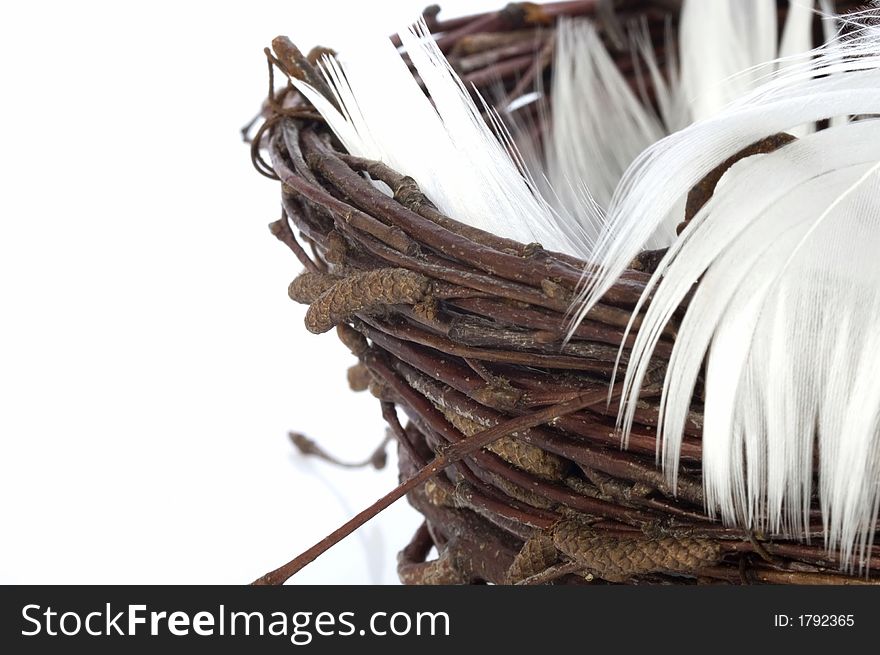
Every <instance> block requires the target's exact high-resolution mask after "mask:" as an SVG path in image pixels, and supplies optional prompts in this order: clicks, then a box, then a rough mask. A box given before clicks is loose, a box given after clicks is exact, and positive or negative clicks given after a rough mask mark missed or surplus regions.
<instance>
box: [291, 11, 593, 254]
mask: <svg viewBox="0 0 880 655" xmlns="http://www.w3.org/2000/svg"><path fill="white" fill-rule="evenodd" d="M400 37H401V41H402V43H403V46H404V47H405V49H406V51H407V53H408V55H409V57H410V59H411V61H412V63H413V65H414V67H415V69H416V71H417V73H418V75H419V77H420V78H421V80H422V82H423V83H424V85H425V88H426V90H427V95H426V94H425V93H424V92H423V91H422V89H421V88H420V87H419V85H418V82H417V81H416V79H415V78H414V77H413V75H412V74H411V73H410V71H409V69H408V68H407V66H406V64H405V63H404V61H403V59H402V58H401V56H400V54H399V53H398V52H397V50H396V49H395V48H394V47H393V46H392V45H391V42H390V41H389V40H388V39H376V40H370V39H365V40H363V41H362V42H358V43H354V44H350V46H349V48H348V49H347V50H346V52H345V55H344V57H340V58H339V59H336V58H332V57H328V58H326V59H325V60H324V62H323V66H322V72H323V73H324V76H325V78H326V80H327V83H328V85H329V86H330V87H331V89H332V90H333V92H334V95H335V99H336V101H337V104H338V105H339V107H340V108H341V110H342V111H341V112H340V111H337V110H336V109H335V108H334V107H333V105H332V104H331V103H330V102H329V101H328V100H327V99H325V98H324V97H323V96H321V94H320V93H319V92H318V91H317V90H315V89H314V88H312V87H311V86H309V85H308V84H306V83H304V82H301V81H299V80H292V82H293V84H294V85H295V86H296V87H297V89H299V90H300V91H301V92H302V93H303V94H304V95H305V96H306V97H307V98H308V99H309V101H311V102H312V104H313V105H315V107H316V108H317V109H318V110H319V111H320V112H321V114H322V115H323V116H324V118H325V119H326V120H327V122H328V124H329V125H330V127H331V129H332V130H333V131H334V132H335V133H336V135H337V136H338V137H339V139H340V141H342V143H343V145H344V146H345V148H346V149H347V150H348V151H349V152H351V153H352V154H355V155H360V156H363V157H369V158H371V159H376V160H379V161H382V162H385V163H386V164H388V165H389V166H391V167H392V168H394V169H396V170H398V171H401V172H403V173H405V174H407V175H410V176H411V177H412V178H413V179H415V180H416V181H417V182H418V183H419V185H420V186H421V188H422V190H423V191H424V192H425V194H426V195H427V196H428V197H429V198H430V199H431V200H432V201H433V202H434V203H435V204H436V205H437V206H438V208H439V209H440V210H441V211H443V212H444V213H446V214H448V215H449V216H453V217H455V218H456V219H458V220H461V221H463V222H466V223H469V224H471V225H474V226H476V227H479V228H482V229H484V230H487V231H489V232H493V233H494V234H498V235H500V236H504V237H508V238H511V239H517V240H519V241H522V242H524V243H528V242H534V241H537V242H540V243H542V244H543V245H544V246H545V247H547V248H550V249H555V250H561V251H563V252H567V253H570V254H573V255H576V256H581V257H584V256H586V254H587V252H588V250H587V245H586V242H585V240H584V239H583V238H582V236H581V231H580V230H579V229H578V228H577V227H576V226H577V224H578V223H577V221H574V220H570V221H564V219H562V218H560V216H559V215H558V214H557V213H556V212H555V211H554V210H553V209H552V208H551V206H550V205H549V203H547V202H546V201H545V200H544V199H543V198H542V197H541V196H540V194H539V193H538V192H537V190H536V188H535V186H534V184H533V183H532V182H531V181H530V180H529V179H528V177H527V176H524V175H523V172H522V170H521V169H520V166H519V165H518V162H517V161H516V160H515V159H513V158H511V155H510V154H509V153H508V149H507V147H510V144H509V143H502V141H506V136H505V135H503V134H502V135H500V136H501V140H499V134H496V133H493V131H492V129H490V128H489V127H488V126H487V124H486V122H485V121H484V120H483V118H482V116H481V115H480V111H479V108H478V107H477V105H476V104H475V103H474V102H473V101H472V100H471V98H470V95H469V94H468V92H467V90H466V89H465V87H464V85H463V84H462V82H461V80H460V79H459V78H458V77H457V76H456V75H455V73H454V72H453V71H452V68H451V67H450V66H449V63H448V62H447V61H446V59H445V58H444V56H443V54H442V53H441V52H440V49H439V48H438V47H437V45H436V43H435V42H434V40H433V38H432V37H431V36H430V34H429V33H428V30H427V27H426V26H425V24H424V22H421V21H420V22H418V23H416V24H415V25H413V26H412V27H411V28H409V29H406V30H402V31H401V32H400ZM562 222H566V223H568V224H570V225H572V226H574V227H572V228H570V229H568V230H566V231H563V230H560V229H559V225H560V223H562Z"/></svg>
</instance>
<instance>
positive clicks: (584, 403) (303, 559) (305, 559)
mask: <svg viewBox="0 0 880 655" xmlns="http://www.w3.org/2000/svg"><path fill="white" fill-rule="evenodd" d="M605 395H606V394H605V392H604V391H603V392H598V393H597V392H593V393H585V394H581V395H580V396H578V397H577V398H574V399H572V400H569V401H567V402H564V403H560V404H558V405H554V406H551V407H547V408H545V409H542V410H538V411H536V412H533V413H531V414H528V415H526V416H521V417H517V418H514V419H511V420H509V421H506V422H505V423H503V424H501V425H497V426H495V427H493V428H489V429H488V430H484V431H482V432H478V433H477V434H475V435H473V436H472V437H468V438H466V439H463V440H462V441H459V442H458V443H455V444H452V445H450V446H449V447H448V448H447V449H446V450H445V451H444V452H442V453H440V454H439V455H437V456H436V457H435V458H434V459H433V460H432V461H431V462H430V463H429V464H428V465H426V466H424V467H422V469H420V470H419V471H418V473H416V474H415V475H413V476H412V477H410V478H409V479H407V480H406V481H404V482H402V483H401V484H399V485H398V486H397V487H395V488H394V489H393V490H391V491H390V492H388V493H387V494H385V495H384V496H383V497H382V498H380V499H379V500H377V501H376V502H375V503H373V504H372V505H370V506H369V507H367V508H366V509H365V510H363V511H362V512H360V513H358V514H357V515H356V516H354V517H353V518H351V519H350V520H348V521H347V522H346V523H345V524H343V525H342V526H340V527H339V528H337V529H336V530H334V531H333V532H331V533H330V534H329V535H327V536H326V537H324V538H323V539H321V540H320V541H319V542H318V543H316V544H315V545H314V546H312V547H311V548H309V549H307V550H305V551H304V552H303V553H302V554H300V555H298V556H297V557H295V558H293V559H292V560H290V561H289V562H288V563H287V564H284V565H283V566H280V567H278V568H277V569H275V570H273V571H269V572H268V573H266V574H265V575H263V576H261V577H260V578H258V579H257V580H255V581H254V582H253V584H255V585H278V584H283V583H284V582H285V581H287V580H288V579H289V578H290V577H291V576H292V575H294V574H295V573H297V572H298V571H300V570H301V569H302V568H303V567H304V566H306V565H307V564H309V563H310V562H313V561H314V560H315V559H316V558H318V557H319V556H320V555H322V554H323V553H325V552H326V551H327V550H328V549H329V548H331V547H332V546H334V545H335V544H337V543H339V542H340V541H342V540H343V539H344V538H345V537H347V536H348V535H350V534H351V533H352V532H354V531H355V530H357V529H358V528H359V527H361V526H362V525H364V524H365V523H366V522H367V521H369V520H370V519H372V518H373V517H374V516H376V515H377V514H379V513H380V512H382V511H383V510H385V509H386V508H388V507H389V506H390V505H392V504H393V503H394V502H396V501H398V500H400V499H401V498H403V497H404V496H405V495H406V494H407V493H408V492H409V491H411V490H413V489H415V488H417V487H420V486H421V485H422V484H424V483H425V482H427V481H428V480H429V479H431V478H432V477H433V476H434V475H436V474H437V473H438V472H439V471H442V470H443V469H445V468H446V467H447V466H450V465H452V464H454V463H455V462H458V461H460V460H462V459H463V458H465V457H467V456H468V455H470V454H472V453H474V452H476V451H477V450H479V449H480V448H483V447H484V446H487V445H488V444H490V443H492V442H493V441H495V440H497V439H498V438H499V437H502V436H504V435H507V434H510V433H513V432H519V431H522V430H527V429H529V428H532V427H536V426H538V425H541V424H543V423H547V422H548V421H552V420H553V419H555V418H558V417H560V416H565V415H567V414H571V413H572V412H576V411H578V410H580V409H583V408H584V407H588V406H589V405H592V404H595V403H596V402H600V401H602V400H604V398H605Z"/></svg>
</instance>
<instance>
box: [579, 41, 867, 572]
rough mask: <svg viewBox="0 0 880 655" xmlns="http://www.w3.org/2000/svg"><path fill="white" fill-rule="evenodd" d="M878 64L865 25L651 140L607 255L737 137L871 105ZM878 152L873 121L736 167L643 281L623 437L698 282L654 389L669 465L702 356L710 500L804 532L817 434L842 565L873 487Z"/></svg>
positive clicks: (613, 216)
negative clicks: (645, 304)
mask: <svg viewBox="0 0 880 655" xmlns="http://www.w3.org/2000/svg"><path fill="white" fill-rule="evenodd" d="M878 66H880V51H878V43H877V41H876V39H875V38H873V37H872V36H871V35H867V36H865V35H862V37H859V38H856V39H854V40H851V41H848V42H838V43H836V44H834V45H832V46H829V47H827V48H825V49H824V50H822V51H820V52H818V53H816V56H815V59H813V60H812V61H811V62H809V63H807V64H803V63H802V64H797V65H794V66H789V67H782V68H781V69H780V72H779V73H778V74H777V76H776V77H775V78H774V79H772V80H770V81H769V82H768V83H767V84H765V85H764V86H763V87H761V88H759V89H757V90H756V91H755V92H753V93H752V94H750V95H748V96H746V97H745V98H741V99H739V100H737V101H735V102H734V103H733V104H731V105H730V106H729V107H728V108H727V109H725V110H723V111H722V112H721V113H720V114H718V115H717V116H716V117H715V118H713V119H711V120H708V121H704V122H701V123H698V124H695V125H694V126H692V127H691V128H688V129H686V130H684V131H682V132H681V133H679V134H676V135H674V136H672V137H669V138H668V139H666V140H665V141H663V142H661V143H659V144H657V145H656V146H654V147H653V148H652V149H650V150H649V151H648V152H646V153H645V154H644V155H643V156H642V157H641V158H640V160H639V161H637V162H636V164H635V165H634V167H633V168H632V169H631V170H630V171H629V172H628V173H627V176H626V177H625V179H624V181H623V182H622V184H621V189H619V190H618V191H619V195H617V196H616V199H617V200H618V203H617V204H616V205H613V206H612V209H611V212H610V220H611V225H610V228H609V232H608V237H607V241H606V242H605V243H604V244H602V247H603V248H604V253H605V257H606V259H605V261H607V262H613V261H614V259H615V258H616V256H617V255H618V254H620V253H622V252H623V251H624V250H625V249H626V248H628V247H630V246H631V245H633V244H634V243H644V242H645V240H646V239H647V238H648V236H650V234H651V231H652V230H653V229H657V228H658V227H660V228H662V227H663V226H664V223H665V222H666V221H667V218H668V217H667V214H666V212H667V211H668V210H669V208H670V207H672V206H674V204H675V202H676V201H677V200H678V198H679V197H680V196H681V195H682V194H684V193H686V192H687V191H688V190H689V189H690V188H691V187H692V186H693V185H694V184H695V183H696V182H697V181H698V180H699V179H700V177H702V176H703V175H705V174H706V173H707V172H708V171H709V170H711V169H712V168H713V167H714V166H715V165H717V164H718V163H720V162H721V161H723V160H724V159H726V158H728V157H729V156H730V155H732V154H733V153H734V152H735V151H736V150H739V149H741V148H742V147H743V146H744V145H746V144H748V143H751V142H754V141H756V140H758V139H760V138H763V137H765V136H769V135H770V134H774V133H777V132H780V131H784V130H786V129H788V128H789V127H791V126H798V125H801V124H803V123H810V122H815V121H817V120H820V119H824V118H829V117H835V116H846V115H857V114H872V113H880V69H878ZM878 160H880V122H878V121H875V120H864V121H860V122H856V123H846V122H844V123H842V124H839V125H838V124H835V125H834V126H833V127H831V128H830V129H827V130H824V131H821V132H818V133H815V134H812V135H809V136H806V137H805V138H802V139H800V140H799V141H797V142H795V143H792V144H789V145H787V146H785V147H783V148H781V149H780V150H778V151H776V152H774V153H771V154H768V155H763V156H760V157H752V158H748V159H746V160H743V161H741V162H739V163H738V164H737V165H735V166H734V167H733V168H732V169H731V170H730V171H728V172H727V174H726V175H725V177H724V179H723V182H724V183H723V184H721V185H719V187H718V189H717V190H716V193H715V195H714V196H713V197H712V199H711V200H710V201H709V202H708V203H707V204H706V206H705V207H704V208H703V209H702V210H701V211H700V212H699V213H698V214H697V216H696V217H694V219H693V220H692V222H691V223H690V225H689V226H688V228H687V229H686V230H685V231H684V233H683V234H682V235H681V237H680V238H679V239H678V240H677V241H675V242H674V243H673V245H672V247H671V248H670V250H669V252H668V254H667V256H666V257H665V258H664V260H663V261H662V262H661V264H660V267H659V269H658V271H657V273H656V274H655V275H654V276H653V278H652V280H651V283H650V285H649V292H651V291H653V294H654V295H653V298H652V299H651V304H650V306H649V308H648V309H647V312H646V314H645V316H644V318H643V320H642V324H641V327H640V330H639V333H638V335H637V337H636V340H635V344H634V347H633V351H632V353H631V355H630V366H629V368H628V369H627V372H626V377H625V380H624V390H625V391H624V393H625V401H624V403H623V405H622V407H621V412H622V415H621V420H622V424H623V429H624V435H625V434H626V433H627V432H628V429H629V426H630V425H631V422H632V418H633V411H634V402H635V401H636V399H637V398H638V393H639V388H640V385H641V380H642V378H643V376H644V373H645V370H646V367H647V364H648V359H649V358H650V354H651V352H652V351H653V348H654V346H655V345H656V342H657V339H658V338H659V333H660V330H662V328H663V327H664V326H665V325H666V324H667V323H668V321H669V320H670V318H671V316H672V313H673V312H674V311H675V309H676V308H677V307H678V306H679V304H680V303H681V302H682V300H683V299H684V297H685V295H686V294H687V293H688V292H689V290H690V289H691V288H692V286H693V285H694V284H695V283H696V282H697V281H699V285H698V286H697V291H696V293H695V294H694V297H693V298H692V300H691V303H690V305H689V308H688V310H687V313H686V315H685V317H684V320H683V322H682V324H681V326H680V328H679V331H678V336H677V339H676V342H675V346H674V349H673V353H672V357H671V360H670V364H669V367H668V370H667V377H666V381H665V384H664V390H663V398H662V401H661V429H660V430H659V431H658V432H659V433H660V437H661V439H662V445H661V460H662V462H663V465H664V467H665V469H666V471H667V474H668V476H669V477H670V478H671V479H672V480H673V481H674V480H675V477H676V471H677V464H678V452H679V448H680V446H681V434H682V428H683V424H684V415H685V413H686V412H687V411H688V409H689V407H690V403H691V397H692V394H693V389H694V384H695V382H696V380H697V375H698V372H699V369H700V366H701V363H702V361H703V358H704V357H705V356H706V355H707V353H708V358H707V360H706V361H707V363H706V380H705V386H706V388H705V397H706V404H705V425H704V436H703V475H704V484H705V486H706V493H707V504H708V506H709V509H710V510H712V511H715V510H717V511H719V512H720V514H721V516H722V517H723V518H724V519H725V520H726V521H729V522H738V523H741V524H746V525H751V526H754V527H757V528H760V529H768V530H771V531H775V532H782V533H787V534H796V535H800V534H804V533H805V531H806V530H807V527H808V518H809V517H808V511H809V507H810V498H811V493H812V491H813V490H812V473H813V465H814V461H813V444H814V440H818V444H819V459H818V467H819V490H818V491H819V496H820V499H821V509H822V515H823V521H824V523H825V526H826V541H827V544H828V546H829V547H833V548H837V547H839V548H840V551H841V554H842V561H843V562H847V563H848V562H850V558H851V557H852V556H854V555H857V556H858V557H859V558H860V561H861V558H863V557H864V556H865V553H866V552H867V550H866V549H867V547H868V546H869V545H870V539H871V536H872V535H873V530H874V525H875V522H876V513H877V504H878V497H877V495H878V493H880V485H878V480H880V460H878V458H877V456H876V453H877V452H878V449H880V444H878V441H880V431H878V427H880V424H878V415H880V396H878V394H877V385H876V384H875V383H874V382H873V380H872V379H871V378H870V371H872V370H874V369H875V368H876V364H877V362H878V361H880V350H878V344H877V337H875V336H874V335H875V334H876V332H877V330H876V327H875V326H876V325H877V324H878V321H880V314H878V313H877V312H878V307H880V260H878V258H877V257H876V252H877V249H878V248H880V176H878V169H880V164H878ZM679 184H681V186H680V187H679V186H678V185H679ZM624 212H626V213H627V215H638V216H639V217H640V224H638V225H635V224H634V223H633V221H627V220H624V219H623V215H624ZM642 222H644V223H642ZM615 228H617V229H616V230H615ZM624 234H626V235H627V236H626V237H624V236H623V235H624ZM638 249H639V246H636V251H637V250H638ZM612 265H613V264H612ZM600 284H601V283H600ZM594 292H595V290H594ZM872 327H874V329H871V328H872Z"/></svg>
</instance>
